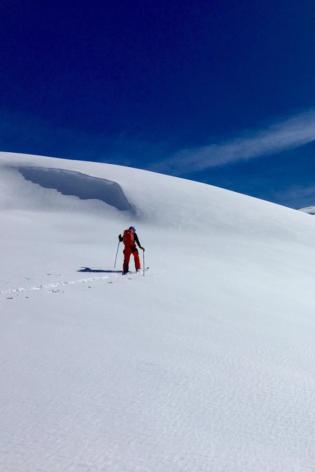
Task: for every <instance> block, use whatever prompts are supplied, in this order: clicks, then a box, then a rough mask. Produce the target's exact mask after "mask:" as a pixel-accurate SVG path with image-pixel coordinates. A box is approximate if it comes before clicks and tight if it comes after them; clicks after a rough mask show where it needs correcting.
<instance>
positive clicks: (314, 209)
mask: <svg viewBox="0 0 315 472" xmlns="http://www.w3.org/2000/svg"><path fill="white" fill-rule="evenodd" d="M300 211H303V212H304V213H308V214H309V215H315V206H309V207H305V208H301V210H300Z"/></svg>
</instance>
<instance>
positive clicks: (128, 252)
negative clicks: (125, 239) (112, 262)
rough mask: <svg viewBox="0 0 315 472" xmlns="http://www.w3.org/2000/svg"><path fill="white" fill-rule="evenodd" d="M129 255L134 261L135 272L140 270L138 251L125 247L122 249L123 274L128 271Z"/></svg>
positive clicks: (134, 247)
mask: <svg viewBox="0 0 315 472" xmlns="http://www.w3.org/2000/svg"><path fill="white" fill-rule="evenodd" d="M131 254H133V257H134V259H135V267H136V270H140V269H141V264H140V257H139V252H138V249H137V248H136V246H132V247H127V246H125V249H124V256H125V257H124V265H123V272H125V273H126V272H128V270H129V261H130V256H131Z"/></svg>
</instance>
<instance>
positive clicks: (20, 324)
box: [0, 153, 315, 472]
mask: <svg viewBox="0 0 315 472" xmlns="http://www.w3.org/2000/svg"><path fill="white" fill-rule="evenodd" d="M91 198H92V199H91ZM0 223H1V233H0V248H1V273H0V310H1V312H0V323H1V331H0V423H1V429H0V470H1V472H2V471H3V472H57V471H58V472H59V471H64V472H105V471H106V472H107V471H110V472H184V471H185V472H186V471H187V472H193V471H196V472H254V471H255V472H257V471H259V472H260V471H261V472H266V471H268V472H269V471H270V472H271V471H272V472H275V471H279V472H284V471H285V472H292V471H299V472H300V471H311V470H315V370H314V366H315V343H314V333H315V303H314V299H315V297H314V278H315V220H314V219H313V218H310V217H309V215H305V214H303V213H302V212H299V211H295V210H290V209H288V208H285V207H281V206H277V205H273V204H271V203H268V202H264V201H260V200H257V199H254V198H250V197H247V196H244V195H240V194H236V193H233V192H228V191H226V190H222V189H218V188H215V187H211V186H207V185H203V184H199V183H195V182H191V181H186V180H182V179H177V178H174V177H168V176H163V175H159V174H154V173H150V172H145V171H141V170H136V169H131V168H125V167H119V166H113V165H105V164H97V163H86V162H78V161H70V160H69V161H68V160H61V159H53V158H45V157H35V156H26V155H16V154H10V153H0ZM130 224H133V225H135V226H136V228H137V231H138V235H139V238H140V241H141V242H142V244H143V245H144V246H145V248H146V252H145V258H146V261H145V264H146V265H148V266H150V270H149V271H148V272H147V273H146V275H145V277H144V276H143V275H142V274H130V275H128V276H125V277H123V276H122V275H121V274H120V273H119V272H117V270H118V269H120V268H121V263H122V253H121V251H120V254H119V267H117V268H116V269H114V267H113V264H114V258H115V252H116V248H117V243H118V238H117V236H118V234H119V233H120V232H122V230H123V229H124V228H126V227H128V226H129V225H130Z"/></svg>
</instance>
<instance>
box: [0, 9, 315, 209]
mask: <svg viewBox="0 0 315 472" xmlns="http://www.w3.org/2000/svg"><path fill="white" fill-rule="evenodd" d="M314 57H315V5H314V2H313V1H312V0H300V1H299V2H297V1H296V0H294V1H293V0H285V1H284V0H278V1H277V2H274V1H269V0H265V1H264V2H260V1H258V0H244V1H242V0H238V1H236V0H235V1H234V0H233V1H232V0H229V1H225V0H217V1H211V0H207V1H200V0H195V1H194V2H192V1H191V0H190V1H186V0H181V1H177V0H174V1H169V0H168V1H158V0H156V1H154V2H153V1H151V0H146V1H142V2H137V1H124V0H121V1H120V2H106V1H100V2H98V1H93V0H91V1H90V2H88V3H84V2H81V3H79V2H67V1H64V2H61V1H59V0H55V1H54V2H50V1H46V2H43V1H37V0H32V2H21V1H15V0H2V2H1V4H0V59H1V68H0V90H1V96H0V150H3V151H14V152H25V153H33V154H43V155H52V156H58V157H66V158H74V159H86V160H95V161H103V162H112V163H117V164H123V165H130V166H135V167H140V168H146V169H152V170H158V171H161V172H165V173H172V174H173V175H178V176H181V177H186V178H191V179H194V180H199V181H202V182H207V183H210V184H213V185H218V186H221V187H225V188H229V189H232V190H236V191H239V192H243V193H247V194H250V195H254V196H257V197H259V198H264V199H267V200H271V201H275V202H278V203H281V204H284V205H289V206H292V207H296V208H298V207H301V206H307V205H309V204H314V203H315V181H314V177H313V176H314V167H315V166H314V159H313V156H314V151H315V87H314V83H315V82H314V72H315V63H314Z"/></svg>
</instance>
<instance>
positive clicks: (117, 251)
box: [114, 241, 120, 269]
mask: <svg viewBox="0 0 315 472" xmlns="http://www.w3.org/2000/svg"><path fill="white" fill-rule="evenodd" d="M119 245H120V241H118V246H117V251H116V257H115V264H114V268H115V269H116V262H117V256H118V251H119Z"/></svg>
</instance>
